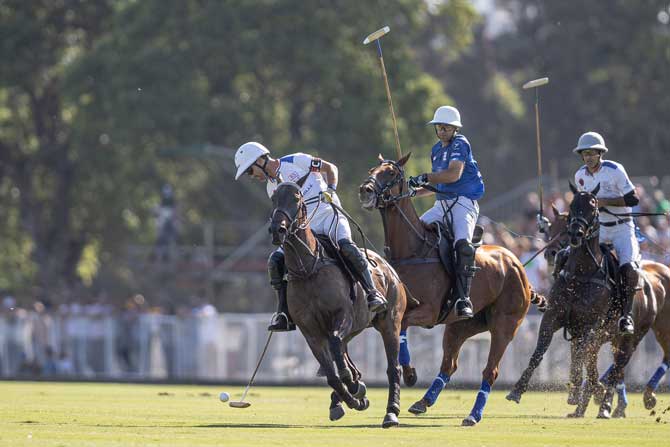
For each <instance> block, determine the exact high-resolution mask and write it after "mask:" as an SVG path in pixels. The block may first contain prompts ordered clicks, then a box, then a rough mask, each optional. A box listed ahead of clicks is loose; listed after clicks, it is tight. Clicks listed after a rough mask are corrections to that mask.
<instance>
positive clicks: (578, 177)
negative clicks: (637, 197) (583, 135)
mask: <svg viewBox="0 0 670 447" xmlns="http://www.w3.org/2000/svg"><path fill="white" fill-rule="evenodd" d="M598 184H600V190H599V191H598V194H596V197H597V198H599V199H613V198H615V197H623V196H624V195H626V194H628V193H629V192H631V191H633V190H634V189H635V186H634V185H633V183H632V182H631V181H630V179H629V178H628V174H626V170H625V169H624V167H623V166H622V165H621V164H620V163H617V162H615V161H611V160H603V161H602V162H601V164H600V169H598V171H596V172H594V173H593V174H591V173H590V172H589V170H588V168H587V167H586V165H584V166H582V167H581V168H579V170H578V171H577V172H576V173H575V185H576V186H577V189H579V190H580V191H593V190H594V189H595V187H596V186H597V185H598ZM605 208H606V209H607V210H609V211H611V212H612V213H615V214H621V213H630V212H631V211H632V209H631V208H630V207H627V206H607V207H605ZM617 219H622V218H621V217H620V218H617V217H615V216H612V215H611V214H608V213H603V212H601V213H600V222H613V221H616V220H617Z"/></svg>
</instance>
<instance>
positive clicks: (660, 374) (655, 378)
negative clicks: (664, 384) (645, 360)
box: [647, 362, 670, 391]
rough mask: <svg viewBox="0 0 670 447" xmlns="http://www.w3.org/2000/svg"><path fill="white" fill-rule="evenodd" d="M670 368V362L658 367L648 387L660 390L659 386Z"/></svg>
mask: <svg viewBox="0 0 670 447" xmlns="http://www.w3.org/2000/svg"><path fill="white" fill-rule="evenodd" d="M669 367H670V362H663V363H661V366H659V367H658V369H657V370H656V372H655V373H654V375H653V376H651V379H649V382H648V383H647V386H648V387H649V388H651V389H652V390H654V391H656V388H658V384H659V383H660V382H661V379H662V378H663V376H664V375H665V373H666V372H667V371H668V368H669Z"/></svg>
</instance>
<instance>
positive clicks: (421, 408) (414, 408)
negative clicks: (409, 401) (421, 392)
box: [407, 399, 428, 414]
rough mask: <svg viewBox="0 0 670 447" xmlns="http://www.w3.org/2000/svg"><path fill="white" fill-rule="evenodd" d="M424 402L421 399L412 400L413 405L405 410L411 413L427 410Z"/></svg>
mask: <svg viewBox="0 0 670 447" xmlns="http://www.w3.org/2000/svg"><path fill="white" fill-rule="evenodd" d="M427 408H428V407H426V403H425V402H424V401H423V399H422V400H419V401H416V402H414V405H412V406H411V407H409V409H408V410H407V411H409V412H410V413H412V414H423V413H425V412H426V411H427Z"/></svg>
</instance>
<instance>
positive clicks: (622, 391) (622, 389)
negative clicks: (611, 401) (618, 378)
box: [616, 382, 628, 406]
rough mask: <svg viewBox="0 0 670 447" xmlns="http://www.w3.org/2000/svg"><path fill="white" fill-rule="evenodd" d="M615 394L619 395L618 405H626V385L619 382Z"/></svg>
mask: <svg viewBox="0 0 670 447" xmlns="http://www.w3.org/2000/svg"><path fill="white" fill-rule="evenodd" d="M616 392H617V394H618V395H619V405H621V404H623V405H624V406H627V405H628V396H626V384H625V383H623V382H621V383H619V384H618V385H617V386H616Z"/></svg>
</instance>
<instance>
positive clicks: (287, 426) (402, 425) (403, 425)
mask: <svg viewBox="0 0 670 447" xmlns="http://www.w3.org/2000/svg"><path fill="white" fill-rule="evenodd" d="M191 427H193V428H244V429H249V428H251V429H254V428H261V429H266V428H279V429H281V428H285V429H300V430H303V429H305V428H319V429H342V428H352V429H361V428H374V429H377V428H380V425H379V424H350V425H339V424H338V425H304V424H293V425H292V424H237V423H236V424H203V425H193V426H191ZM431 427H433V428H439V427H443V425H437V424H407V423H403V422H401V423H400V428H431Z"/></svg>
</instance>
